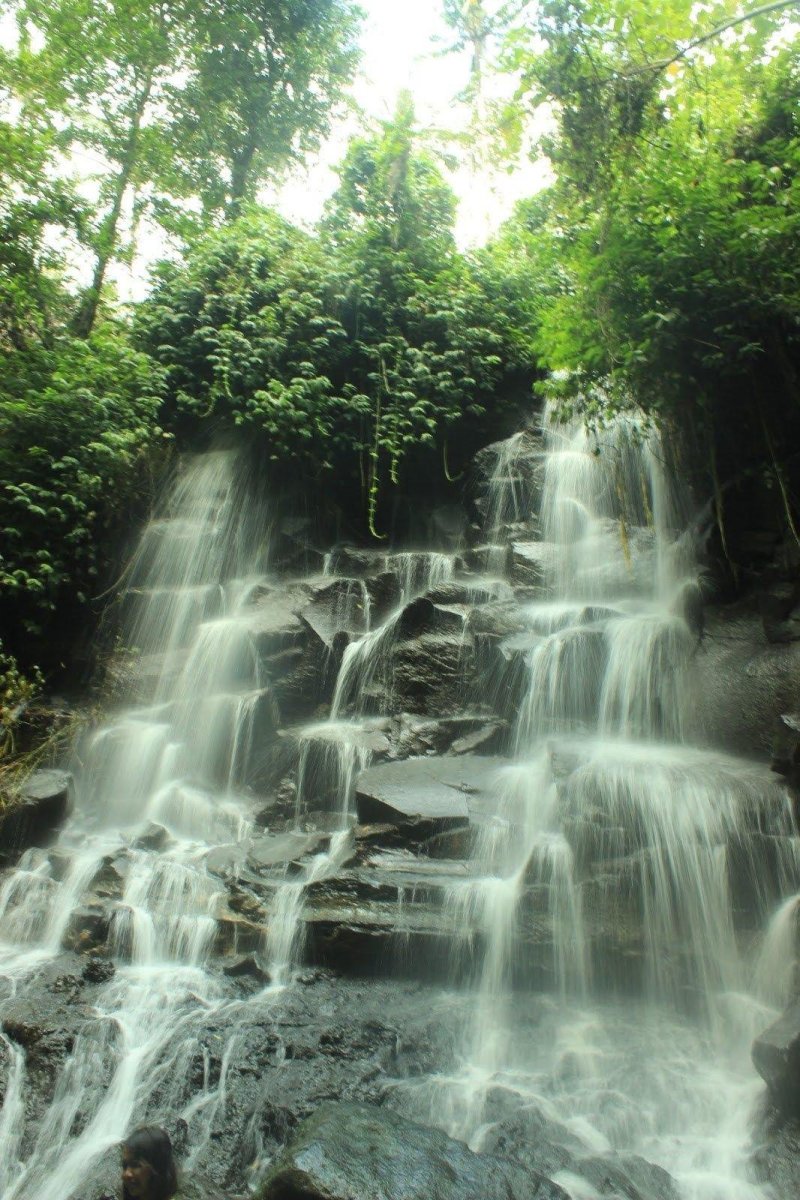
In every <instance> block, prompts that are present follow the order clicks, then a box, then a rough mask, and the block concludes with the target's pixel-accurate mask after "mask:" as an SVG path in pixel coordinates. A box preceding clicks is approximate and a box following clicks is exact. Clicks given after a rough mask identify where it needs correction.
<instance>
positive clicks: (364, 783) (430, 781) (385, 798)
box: [356, 754, 506, 832]
mask: <svg viewBox="0 0 800 1200" xmlns="http://www.w3.org/2000/svg"><path fill="white" fill-rule="evenodd" d="M505 765H506V760H505V759H502V758H490V757H488V756H482V755H477V754H462V755H459V756H458V757H455V756H453V757H450V756H448V755H443V756H429V757H424V758H408V759H405V760H404V761H402V762H392V763H383V764H382V765H380V766H377V767H371V768H370V769H369V770H368V771H364V773H363V774H362V775H360V776H359V778H358V781H357V783H356V806H357V809H358V819H359V822H360V823H361V824H362V825H369V824H372V823H380V822H390V823H393V824H406V823H409V822H419V821H424V822H429V823H432V824H434V825H435V826H436V829H434V830H433V831H432V832H439V831H441V830H444V829H452V828H457V827H458V826H463V825H467V824H469V822H470V820H473V819H476V818H477V817H479V816H480V815H481V814H482V813H485V812H486V811H487V809H488V810H489V811H491V810H492V809H493V808H494V807H495V786H496V780H497V776H498V773H499V772H500V770H501V769H502V767H503V766H505Z"/></svg>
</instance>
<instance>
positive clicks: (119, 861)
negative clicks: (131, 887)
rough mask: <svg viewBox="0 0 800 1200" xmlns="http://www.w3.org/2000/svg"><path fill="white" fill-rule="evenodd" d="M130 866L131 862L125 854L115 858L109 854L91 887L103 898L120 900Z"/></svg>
mask: <svg viewBox="0 0 800 1200" xmlns="http://www.w3.org/2000/svg"><path fill="white" fill-rule="evenodd" d="M128 867H129V863H128V860H127V858H126V857H125V856H124V855H117V856H116V857H113V858H112V857H111V856H110V855H107V856H106V857H105V858H104V859H103V861H102V865H101V867H100V869H99V870H98V872H97V874H96V875H95V876H94V878H93V879H92V882H91V883H90V884H89V888H90V889H91V891H92V892H93V893H94V894H95V895H96V896H98V897H99V898H100V899H101V900H119V899H120V898H121V896H122V892H123V889H124V887H125V876H126V875H127V874H128Z"/></svg>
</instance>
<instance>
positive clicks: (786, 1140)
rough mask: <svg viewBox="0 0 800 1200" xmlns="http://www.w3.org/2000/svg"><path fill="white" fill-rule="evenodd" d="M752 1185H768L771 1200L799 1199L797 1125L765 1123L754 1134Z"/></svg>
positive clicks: (799, 1125) (799, 1126)
mask: <svg viewBox="0 0 800 1200" xmlns="http://www.w3.org/2000/svg"><path fill="white" fill-rule="evenodd" d="M750 1169H751V1171H752V1174H753V1180H754V1182H755V1183H760V1184H768V1185H769V1194H770V1195H771V1196H774V1198H775V1200H797V1197H798V1196H800V1121H798V1120H788V1121H787V1120H780V1121H778V1122H776V1121H775V1120H774V1119H768V1120H765V1121H764V1122H763V1128H761V1129H760V1130H758V1131H757V1134H756V1147H755V1150H754V1152H753V1154H752V1156H751V1159H750Z"/></svg>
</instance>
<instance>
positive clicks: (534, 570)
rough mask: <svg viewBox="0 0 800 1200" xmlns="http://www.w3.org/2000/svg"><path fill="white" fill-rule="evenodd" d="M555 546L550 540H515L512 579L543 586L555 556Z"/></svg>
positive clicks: (529, 585)
mask: <svg viewBox="0 0 800 1200" xmlns="http://www.w3.org/2000/svg"><path fill="white" fill-rule="evenodd" d="M555 550H556V548H555V546H552V545H551V544H550V543H549V542H513V543H512V546H511V579H512V582H513V583H516V584H523V585H525V586H526V587H535V588H543V587H544V585H545V582H546V578H547V573H548V571H550V569H551V567H552V564H553V561H554V558H555Z"/></svg>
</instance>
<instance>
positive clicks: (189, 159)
mask: <svg viewBox="0 0 800 1200" xmlns="http://www.w3.org/2000/svg"><path fill="white" fill-rule="evenodd" d="M3 11H7V12H14V13H15V15H16V17H17V21H18V25H19V41H18V46H17V48H16V51H15V52H12V53H7V54H6V55H5V56H4V59H3V65H4V66H6V67H7V68H8V75H7V78H8V80H9V84H8V88H9V95H10V96H11V98H12V99H13V101H14V103H15V105H16V108H17V119H16V120H15V121H12V122H10V123H9V129H11V130H14V128H15V126H16V125H17V123H19V124H20V125H23V126H30V127H32V128H34V129H35V130H36V131H37V132H38V134H39V135H40V137H41V138H43V139H44V140H45V141H46V143H47V145H48V148H49V149H51V150H56V151H58V153H59V154H60V164H61V166H62V168H63V167H64V166H65V165H69V168H70V170H71V171H72V172H74V170H75V168H74V166H73V163H74V162H77V163H79V164H80V166H79V168H78V170H79V171H80V172H82V173H84V174H85V173H86V165H87V163H91V164H92V171H93V177H94V182H95V184H96V187H97V191H98V203H97V204H96V205H94V206H92V207H93V210H94V211H90V210H89V209H88V206H87V208H85V209H84V211H83V218H82V220H81V222H80V223H79V226H78V228H77V233H78V234H79V240H80V241H81V242H82V244H83V245H85V246H86V247H87V248H88V249H89V251H90V253H91V255H92V257H93V260H94V265H93V274H92V280H91V283H90V285H89V287H88V288H87V290H86V293H85V296H84V298H83V303H82V304H81V306H80V308H79V310H78V312H77V313H76V315H75V321H74V326H75V330H76V332H77V333H78V334H79V335H80V336H84V337H85V336H86V335H87V334H88V333H89V332H90V331H91V329H92V327H93V325H94V321H95V319H96V316H97V312H98V305H99V303H100V299H101V294H102V289H103V286H104V282H105V279H106V275H107V271H108V268H109V266H110V264H111V263H112V262H114V261H115V260H122V261H127V260H130V258H131V256H132V255H133V253H134V251H135V241H136V233H137V230H138V229H139V227H140V225H141V223H142V220H143V219H144V218H145V217H149V218H150V220H151V221H154V222H156V223H158V224H160V225H161V226H162V227H164V228H165V229H166V230H168V231H169V232H171V233H174V234H178V235H179V236H187V235H190V234H191V233H192V232H196V231H197V229H198V227H199V226H200V224H201V223H202V220H208V219H209V218H213V217H214V216H216V215H218V214H219V212H220V211H221V210H224V209H225V207H226V205H227V207H228V211H229V215H233V212H234V210H238V206H239V205H240V204H241V202H242V201H243V200H244V199H245V198H248V197H252V196H253V194H254V192H255V190H256V188H257V187H258V185H259V184H260V183H262V182H263V181H264V180H265V178H267V177H268V176H269V175H270V174H273V173H274V172H276V171H277V170H279V169H280V168H282V167H284V166H285V165H286V163H287V162H289V161H293V160H294V159H296V157H297V156H298V155H299V154H302V153H304V152H306V151H307V150H309V149H310V148H312V147H314V146H316V145H317V144H318V141H319V139H320V138H321V137H322V136H323V135H324V134H325V133H326V132H327V130H328V128H329V124H330V114H331V110H332V107H333V106H334V105H335V104H336V103H337V101H338V100H339V98H340V97H341V93H342V90H343V88H344V86H345V85H346V84H347V83H348V82H349V80H350V79H351V77H352V74H353V71H354V69H355V64H356V58H357V55H356V50H355V45H354V40H353V39H354V32H355V29H356V27H357V23H358V18H359V11H358V9H357V8H355V7H354V5H353V4H352V3H351V0H269V2H268V3H266V4H265V3H263V2H262V0H258V2H257V3H245V2H242V0H235V2H233V0H216V2H215V3H211V4H206V3H202V4H201V3H197V2H196V0H155V2H154V0H103V2H96V0H58V3H51V2H50V0H16V2H14V0H5V2H2V0H0V12H3ZM6 142H8V138H6ZM8 149H9V147H8V145H6V146H3V144H2V141H1V140H0V166H2V165H3V157H4V154H3V151H4V150H5V151H6V152H7V151H8ZM69 155H72V156H74V158H73V159H69V158H67V157H66V156H69ZM46 186H47V184H46V178H45V173H44V171H43V170H40V173H39V183H38V188H39V190H40V191H41V190H42V189H43V188H45V187H46ZM187 200H194V201H196V203H195V204H194V205H192V204H191V203H189V204H187ZM201 206H202V209H203V214H204V217H203V218H202V219H201V218H200V216H199V212H198V211H195V212H194V215H192V213H193V209H194V210H199V208H200V207H201ZM128 209H130V210H132V211H131V216H132V220H129V219H128V218H127V217H126V211H127V210H128Z"/></svg>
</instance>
